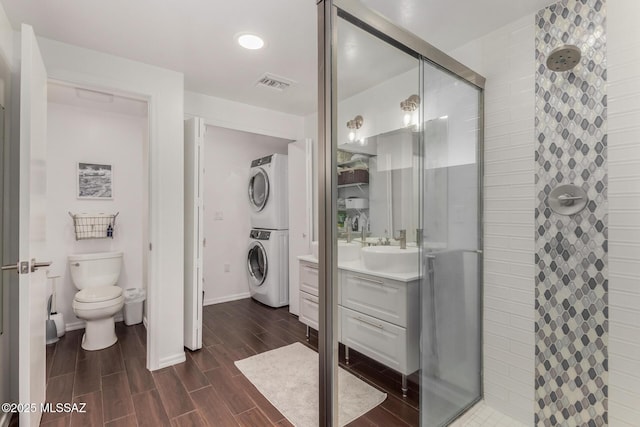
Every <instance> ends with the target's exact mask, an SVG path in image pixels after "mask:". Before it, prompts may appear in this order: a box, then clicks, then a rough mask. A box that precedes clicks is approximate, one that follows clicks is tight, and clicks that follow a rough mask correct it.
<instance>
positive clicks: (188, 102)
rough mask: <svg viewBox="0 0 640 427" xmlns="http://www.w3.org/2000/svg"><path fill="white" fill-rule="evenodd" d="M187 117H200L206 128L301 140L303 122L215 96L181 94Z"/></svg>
mask: <svg viewBox="0 0 640 427" xmlns="http://www.w3.org/2000/svg"><path fill="white" fill-rule="evenodd" d="M184 113H185V115H186V116H187V117H202V118H203V119H204V121H205V123H206V124H207V125H208V126H218V127H222V128H226V129H234V130H239V131H244V132H251V133H255V134H259V135H266V136H273V137H277V138H285V139H291V140H297V139H302V138H303V136H304V118H303V117H302V116H296V115H293V114H287V113H282V112H279V111H274V110H268V109H266V108H260V107H255V106H253V105H247V104H242V103H240V102H235V101H229V100H227V99H222V98H216V97H214V96H208V95H203V94H199V93H194V92H185V93H184Z"/></svg>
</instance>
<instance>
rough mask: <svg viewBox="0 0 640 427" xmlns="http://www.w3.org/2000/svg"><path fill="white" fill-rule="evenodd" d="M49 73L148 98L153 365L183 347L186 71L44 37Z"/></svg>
mask: <svg viewBox="0 0 640 427" xmlns="http://www.w3.org/2000/svg"><path fill="white" fill-rule="evenodd" d="M38 42H39V44H40V50H41V52H42V56H43V58H44V62H45V66H46V67H47V73H48V75H49V77H50V78H51V79H55V80H60V81H63V82H70V83H75V84H78V85H81V86H88V87H92V88H96V89H100V88H104V89H105V90H106V91H107V92H115V93H118V92H119V93H122V94H125V95H129V96H139V97H141V98H143V99H147V100H148V102H149V162H150V192H149V199H150V208H149V221H150V230H151V231H150V235H149V240H150V242H151V244H152V245H153V249H152V250H151V251H150V252H149V257H148V258H149V267H150V272H149V287H148V289H147V325H148V334H149V337H150V339H149V340H148V347H147V349H148V353H147V367H148V368H149V369H152V370H155V369H159V368H162V367H165V366H169V365H172V364H175V363H179V362H182V361H184V360H185V354H184V331H183V323H184V316H183V312H184V307H183V301H184V299H183V287H182V286H181V285H179V284H181V283H183V280H184V262H183V259H184V250H183V248H184V221H183V217H184V209H183V201H184V196H183V194H184V185H183V183H184V159H183V157H184V156H183V147H184V127H183V120H184V78H183V75H182V73H178V72H175V71H171V70H166V69H163V68H159V67H154V66H151V65H147V64H143V63H140V62H136V61H131V60H128V59H124V58H120V57H117V56H113V55H108V54H105V53H101V52H97V51H93V50H89V49H84V48H80V47H77V46H72V45H68V44H65V43H60V42H57V41H54V40H49V39H45V38H39V39H38Z"/></svg>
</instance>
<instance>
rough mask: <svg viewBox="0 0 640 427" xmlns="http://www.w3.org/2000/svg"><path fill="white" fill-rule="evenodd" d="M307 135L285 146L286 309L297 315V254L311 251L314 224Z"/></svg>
mask: <svg viewBox="0 0 640 427" xmlns="http://www.w3.org/2000/svg"><path fill="white" fill-rule="evenodd" d="M312 149H313V147H312V143H311V140H310V139H305V140H301V141H295V142H292V143H290V144H289V146H288V156H287V161H288V162H289V311H290V312H291V313H292V314H295V315H298V314H299V311H300V308H299V305H300V301H299V290H300V273H299V271H300V270H299V267H300V266H299V261H298V256H299V255H307V254H309V253H310V252H311V231H312V230H311V228H312V226H313V220H312V218H313V175H312V169H313V153H312Z"/></svg>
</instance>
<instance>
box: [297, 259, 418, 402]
mask: <svg viewBox="0 0 640 427" xmlns="http://www.w3.org/2000/svg"><path fill="white" fill-rule="evenodd" d="M386 276H389V275H388V274H387V275H385V277H380V276H378V275H375V274H371V272H370V271H369V272H367V273H362V272H361V271H353V270H352V269H347V268H339V269H338V305H339V307H338V312H339V319H338V340H339V341H340V342H341V343H342V344H344V345H345V349H346V353H345V356H346V359H347V363H349V348H353V349H354V350H356V351H358V352H360V353H362V354H364V355H366V356H368V357H370V358H372V359H374V360H376V361H378V362H380V363H382V364H383V365H385V366H388V367H389V368H391V369H393V370H395V371H398V372H400V373H401V374H402V391H403V394H404V395H406V392H407V383H406V377H407V375H409V374H412V373H413V372H415V371H417V370H418V368H419V367H420V358H419V356H420V347H419V341H420V311H419V310H420V306H419V304H420V298H419V294H418V286H419V283H420V282H419V280H417V279H414V280H410V281H406V280H393V279H390V278H389V277H386ZM299 319H300V321H301V322H302V323H304V324H305V325H307V326H308V327H312V328H314V329H317V328H318V264H317V263H313V262H309V261H303V260H300V316H299Z"/></svg>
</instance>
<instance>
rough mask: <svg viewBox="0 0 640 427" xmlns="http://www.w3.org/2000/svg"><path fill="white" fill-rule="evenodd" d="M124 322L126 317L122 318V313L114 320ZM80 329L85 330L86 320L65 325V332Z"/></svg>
mask: <svg viewBox="0 0 640 427" xmlns="http://www.w3.org/2000/svg"><path fill="white" fill-rule="evenodd" d="M123 320H124V317H122V313H120V314H118V315H117V316H116V317H115V318H114V321H116V322H122V321H123ZM78 329H84V320H78V321H77V322H70V323H65V325H64V330H65V332H69V331H77V330H78Z"/></svg>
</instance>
